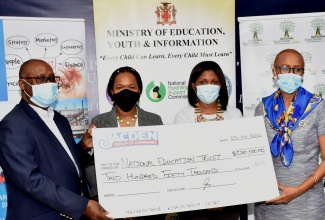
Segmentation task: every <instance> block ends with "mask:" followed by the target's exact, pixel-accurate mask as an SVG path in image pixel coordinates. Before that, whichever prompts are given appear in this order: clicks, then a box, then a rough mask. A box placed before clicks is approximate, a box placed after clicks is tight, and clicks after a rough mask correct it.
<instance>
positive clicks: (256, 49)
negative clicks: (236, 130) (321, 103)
mask: <svg viewBox="0 0 325 220" xmlns="http://www.w3.org/2000/svg"><path fill="white" fill-rule="evenodd" d="M238 20H239V31H240V53H241V56H240V58H241V67H242V69H241V72H242V89H243V113H244V116H245V117H247V116H253V115H254V110H255V107H256V105H257V104H258V103H259V102H260V101H261V99H262V98H263V97H265V96H268V95H271V94H272V93H273V92H275V91H276V89H277V88H278V87H277V86H276V82H275V81H274V80H272V77H273V74H272V65H273V62H274V58H275V56H276V54H277V53H278V52H280V51H281V50H284V49H288V48H292V49H296V50H297V51H299V52H300V53H301V54H302V56H303V57H304V60H305V73H304V76H303V79H304V81H303V85H302V86H303V87H305V88H306V89H308V90H309V91H310V92H312V93H317V94H319V95H320V96H323V97H324V95H325V81H324V77H325V65H324V55H323V51H324V50H325V13H305V14H289V15H274V16H256V17H241V18H239V19H238Z"/></svg>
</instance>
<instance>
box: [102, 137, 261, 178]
mask: <svg viewBox="0 0 325 220" xmlns="http://www.w3.org/2000/svg"><path fill="white" fill-rule="evenodd" d="M259 137H261V136H260V135H256V136H254V137H252V136H246V137H232V138H231V140H230V141H236V140H241V139H250V138H259ZM220 141H221V140H220ZM264 154H265V151H264V146H261V147H255V148H249V149H247V148H246V149H236V150H233V151H232V152H231V155H230V154H229V153H228V155H222V154H201V155H192V156H188V157H175V158H164V157H157V158H153V159H151V160H144V161H142V160H130V159H128V158H120V162H114V163H102V164H100V165H101V166H100V167H101V174H102V175H103V176H104V177H105V178H104V179H105V181H104V182H105V183H115V182H130V181H145V180H154V179H166V178H178V177H186V176H200V175H213V174H218V173H225V172H236V171H237V172H238V171H249V170H250V169H251V167H250V165H247V164H246V165H245V164H241V163H231V164H235V165H232V166H231V167H229V166H224V164H223V163H222V161H226V160H233V159H236V158H240V157H251V156H258V155H264ZM217 161H219V162H220V163H218V162H217ZM199 163H209V164H205V165H204V166H202V167H200V166H199ZM176 165H177V166H176ZM183 165H184V166H185V167H183V170H182V166H183ZM251 165H253V166H254V167H258V166H264V165H265V161H264V160H263V159H258V157H257V158H256V160H254V161H253V163H252V164H251ZM149 167H156V168H158V170H157V169H154V170H152V169H149V170H148V171H146V168H149ZM173 167H175V169H173ZM116 169H119V171H117V172H116V171H114V170H116ZM120 169H122V170H126V169H127V170H129V171H130V172H128V171H127V172H121V170H120ZM132 169H133V170H132ZM131 170H132V171H131ZM106 171H108V172H106Z"/></svg>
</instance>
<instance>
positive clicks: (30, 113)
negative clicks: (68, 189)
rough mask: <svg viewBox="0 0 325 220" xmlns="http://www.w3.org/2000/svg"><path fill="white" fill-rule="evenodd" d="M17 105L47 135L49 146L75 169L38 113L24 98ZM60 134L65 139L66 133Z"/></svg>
mask: <svg viewBox="0 0 325 220" xmlns="http://www.w3.org/2000/svg"><path fill="white" fill-rule="evenodd" d="M19 105H20V106H21V107H22V108H23V109H24V110H25V112H26V114H27V115H28V117H29V118H30V119H31V120H32V121H33V123H34V124H35V126H37V127H38V128H39V130H40V132H42V133H43V134H44V135H45V136H47V137H48V139H49V140H50V141H51V142H52V144H51V145H50V146H52V147H54V148H55V149H56V150H57V151H58V152H59V153H60V154H61V156H62V157H63V158H64V159H65V160H66V161H67V162H68V163H69V164H70V165H71V166H72V167H73V169H74V170H76V168H75V166H74V164H73V162H72V160H71V158H70V157H69V155H68V154H67V152H66V151H65V149H64V148H63V146H62V145H61V143H60V141H59V140H58V139H57V138H56V137H55V135H54V134H53V133H52V131H51V130H50V129H49V128H48V127H47V125H46V124H45V123H44V121H43V120H42V119H41V118H40V117H39V115H38V114H37V113H36V112H35V111H34V110H33V109H32V108H31V107H30V106H29V104H28V103H26V102H25V101H24V100H21V101H20V103H19ZM59 124H60V123H59ZM59 130H60V132H61V131H62V128H59ZM61 134H62V132H61ZM62 136H63V138H64V139H65V140H66V137H65V136H66V135H65V134H62ZM66 143H67V145H68V146H69V142H67V141H66ZM69 148H70V147H69ZM70 149H71V148H70ZM74 158H76V157H75V155H74ZM79 167H80V166H79ZM79 169H80V168H79ZM76 173H77V171H76Z"/></svg>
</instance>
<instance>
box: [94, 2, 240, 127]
mask: <svg viewBox="0 0 325 220" xmlns="http://www.w3.org/2000/svg"><path fill="white" fill-rule="evenodd" d="M93 7H94V22H95V39H96V57H97V74H98V93H99V94H98V95H99V111H100V113H103V112H107V111H109V110H110V109H111V107H112V105H111V103H110V100H109V98H108V97H107V96H106V87H107V83H108V80H109V77H110V75H111V74H112V73H113V71H114V70H116V69H117V68H119V67H122V66H130V67H133V68H134V69H136V70H137V71H138V72H139V73H140V75H141V77H142V81H143V85H144V88H143V93H142V96H141V98H140V106H141V107H143V108H144V109H145V110H147V111H151V112H154V113H157V114H159V115H160V116H161V117H162V119H163V122H164V124H171V123H173V121H174V117H175V115H176V114H177V112H179V111H180V110H181V109H183V108H184V107H186V106H187V105H188V101H187V85H188V79H189V76H190V72H191V70H192V68H193V67H194V66H195V65H196V64H197V63H199V62H201V61H206V60H212V61H216V62H217V63H218V64H219V65H220V66H221V68H222V70H223V72H224V73H225V76H226V82H227V85H228V92H229V97H230V101H229V104H230V105H233V106H236V103H235V102H236V97H235V96H236V91H235V82H236V79H235V76H236V74H235V12H234V10H235V1H234V0H231V1H222V0H218V1H215V0H204V1H193V0H191V1H189V0H174V1H172V2H161V1H146V0H137V1H135V0H132V1H130V0H94V1H93Z"/></svg>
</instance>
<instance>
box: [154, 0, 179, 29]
mask: <svg viewBox="0 0 325 220" xmlns="http://www.w3.org/2000/svg"><path fill="white" fill-rule="evenodd" d="M161 4H162V6H159V7H158V6H157V9H156V11H155V13H156V15H157V24H161V25H165V24H169V25H172V24H176V14H177V10H176V8H175V5H173V6H170V4H171V3H169V2H161Z"/></svg>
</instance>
